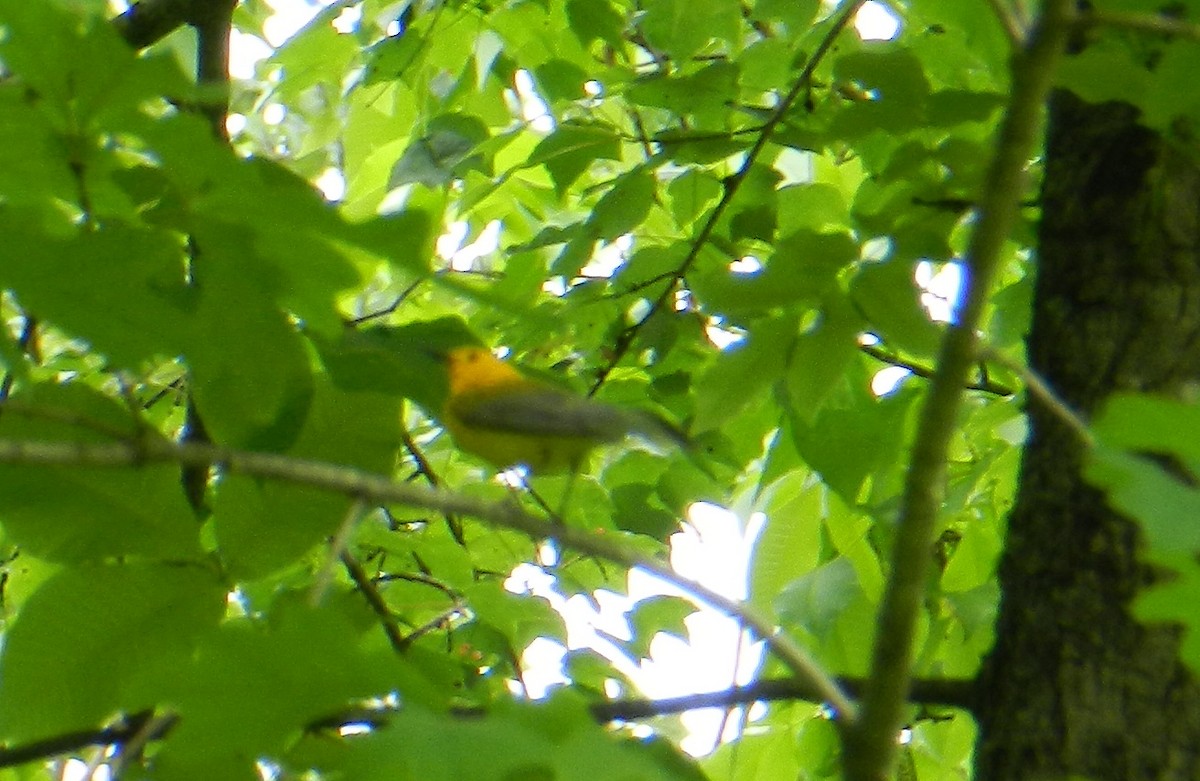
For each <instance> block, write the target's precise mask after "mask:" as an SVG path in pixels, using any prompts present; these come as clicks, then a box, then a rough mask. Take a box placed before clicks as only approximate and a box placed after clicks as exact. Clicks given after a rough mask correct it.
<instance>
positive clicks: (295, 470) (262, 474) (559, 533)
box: [0, 437, 855, 723]
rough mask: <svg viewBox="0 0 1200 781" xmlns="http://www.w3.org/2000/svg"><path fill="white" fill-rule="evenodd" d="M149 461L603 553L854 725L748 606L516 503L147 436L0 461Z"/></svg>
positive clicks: (50, 448) (13, 446)
mask: <svg viewBox="0 0 1200 781" xmlns="http://www.w3.org/2000/svg"><path fill="white" fill-rule="evenodd" d="M151 463H178V464H184V465H189V466H206V467H207V466H216V467H218V468H219V469H221V470H223V471H225V472H227V473H232V474H241V475H247V476H251V477H259V478H266V479H272V480H281V481H284V482H289V483H296V484H301V485H307V486H312V487H314V488H319V489H323V490H326V491H331V492H334V493H340V494H344V495H346V496H349V497H352V498H356V499H359V500H361V501H362V502H364V503H371V504H378V503H384V502H395V503H398V504H408V505H411V506H415V507H425V508H429V509H434V510H440V511H442V512H447V513H454V514H462V515H471V516H474V517H476V518H479V519H481V520H483V521H486V522H488V523H491V524H494V525H496V526H500V527H503V528H506V529H513V530H515V531H519V532H523V533H525V534H528V535H529V536H531V537H534V538H536V539H551V540H554V541H556V542H558V543H559V544H561V545H563V546H564V547H567V548H574V549H575V550H578V551H582V552H584V553H588V554H591V555H593V556H599V557H602V558H605V559H608V560H610V561H613V562H616V563H618V564H621V565H623V566H626V567H629V568H631V569H632V568H638V569H642V570H644V571H646V572H649V573H651V574H654V575H657V576H658V577H660V578H662V579H663V580H664V581H666V582H667V583H670V584H672V585H674V586H677V587H678V588H680V589H681V590H683V591H684V592H686V593H687V594H688V595H689V596H690V597H691V598H692V599H694V600H696V601H697V602H699V603H703V604H705V605H708V606H709V607H712V608H714V609H716V610H718V611H720V612H722V613H725V614H726V615H728V616H731V617H733V618H735V619H737V620H739V621H741V622H742V623H743V624H744V625H745V626H746V627H747V628H748V629H750V630H751V631H753V632H754V633H755V635H756V636H757V637H758V638H759V639H760V640H762V641H763V642H764V643H765V644H766V645H767V647H768V648H769V649H770V650H771V651H772V653H774V654H775V656H776V657H778V658H779V660H780V661H781V662H782V663H783V664H784V665H785V666H787V668H788V669H789V670H791V671H792V673H793V674H794V675H795V676H796V678H797V679H798V680H800V681H804V682H806V683H808V684H810V685H811V686H812V687H813V688H814V690H815V691H817V692H819V693H820V696H821V699H822V700H823V701H826V702H828V703H830V704H831V705H832V706H833V707H834V708H835V709H836V710H837V712H838V714H839V717H840V718H841V719H842V720H843V721H844V722H847V723H849V722H852V721H853V720H854V717H855V716H854V714H855V707H854V704H853V703H852V702H851V701H850V698H849V697H847V696H846V694H845V693H844V692H843V691H842V690H841V688H839V687H838V685H837V683H836V682H835V681H834V680H833V678H832V677H831V676H830V675H829V674H828V673H827V672H825V670H824V669H822V668H821V666H820V665H819V664H817V662H816V661H815V660H814V659H813V658H812V657H811V656H810V655H809V654H808V652H807V651H805V650H804V649H803V648H802V647H800V646H799V645H798V644H797V643H796V642H795V641H794V640H792V639H791V638H790V637H789V636H788V635H786V634H783V633H781V632H778V631H777V630H776V627H775V625H774V624H773V623H772V622H771V621H769V620H768V619H767V618H766V617H764V616H761V615H759V613H758V612H757V611H755V610H753V609H752V608H750V607H749V606H748V605H744V604H742V603H740V602H738V601H737V600H734V599H730V598H729V597H726V596H724V595H723V594H720V593H718V592H716V591H714V590H712V589H710V588H708V587H707V586H704V585H702V584H700V583H696V582H695V581H692V580H689V579H688V578H685V577H683V576H681V575H679V574H678V573H676V572H675V571H674V570H672V569H671V568H670V567H669V566H668V565H667V564H665V563H663V562H661V561H658V560H656V559H651V558H648V557H647V556H645V555H643V554H642V553H641V552H640V551H638V550H636V549H634V548H633V547H632V546H630V545H627V544H625V543H624V542H622V541H620V540H617V539H613V538H611V537H602V536H599V535H596V534H592V533H590V532H588V531H585V530H583V529H579V528H576V527H572V526H564V525H562V524H556V523H553V522H551V521H546V520H543V519H541V518H537V517H535V516H532V515H529V514H528V513H526V512H525V511H524V510H522V509H521V508H520V507H518V506H516V505H514V504H511V503H506V502H502V503H499V504H491V503H488V502H484V501H481V500H479V499H476V498H474V497H469V496H463V495H461V494H457V493H453V492H450V491H443V490H436V489H432V488H426V487H424V486H420V485H410V484H402V483H396V482H394V481H392V480H390V479H388V478H386V477H383V476H381V475H376V474H371V473H369V472H364V471H362V470H359V469H354V468H351V467H346V466H339V465H337V464H330V463H326V462H322V461H310V460H305V459H299V458H291V457H288V456H282V455H276V454H274V453H255V452H247V451H237V450H228V449H225V448H221V447H216V446H213V445H208V444H202V443H194V444H187V443H174V442H170V441H167V440H164V439H159V438H149V437H145V438H143V439H141V440H140V441H137V442H124V441H122V442H113V443H104V444H85V443H79V442H46V441H29V440H13V439H0V464H22V465H27V466H74V467H97V468H137V467H142V466H145V465H146V464H151Z"/></svg>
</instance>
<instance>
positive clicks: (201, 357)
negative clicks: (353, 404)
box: [185, 233, 313, 450]
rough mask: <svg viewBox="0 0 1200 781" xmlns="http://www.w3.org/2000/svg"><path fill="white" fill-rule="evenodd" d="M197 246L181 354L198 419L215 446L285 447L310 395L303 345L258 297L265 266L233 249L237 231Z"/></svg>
mask: <svg viewBox="0 0 1200 781" xmlns="http://www.w3.org/2000/svg"><path fill="white" fill-rule="evenodd" d="M198 242H199V244H200V246H201V247H202V248H203V251H204V252H205V255H204V263H203V268H202V269H201V270H198V274H197V279H198V285H197V287H198V288H199V302H198V304H197V306H196V311H195V315H194V319H193V323H194V324H193V329H192V332H191V333H190V334H189V338H188V344H187V348H186V349H185V355H186V357H187V361H188V365H189V367H190V368H191V371H192V392H193V394H194V398H195V402H196V407H197V409H198V410H199V412H200V417H201V418H202V419H203V420H204V425H205V428H206V429H207V430H208V432H209V433H210V434H211V435H212V438H213V440H214V441H216V442H218V443H220V444H222V445H226V446H230V447H242V448H248V449H254V448H260V449H271V450H285V449H287V447H288V446H289V445H290V444H291V442H292V441H293V440H294V439H295V437H296V435H297V432H298V430H299V428H300V426H301V425H302V424H303V422H304V415H305V412H306V409H307V407H308V405H309V403H310V401H311V395H312V384H313V380H312V369H311V367H310V364H309V359H308V356H307V355H306V354H305V352H304V345H303V341H302V339H301V337H300V334H299V333H297V331H296V330H295V328H294V327H293V326H292V325H291V323H289V322H288V318H287V315H286V314H285V313H284V312H282V311H280V310H279V309H278V308H277V307H276V306H274V305H272V302H271V301H270V300H269V299H267V298H265V297H264V296H263V295H262V289H263V283H262V282H260V279H262V278H266V279H267V280H269V279H270V275H271V270H270V267H269V266H267V265H266V264H263V263H256V262H255V260H256V258H255V257H254V256H253V255H249V254H247V253H245V252H239V251H238V249H237V247H238V242H237V233H233V234H229V235H219V236H218V235H210V234H205V235H204V236H203V237H201V238H200V239H199V240H198ZM256 277H259V278H257V279H256ZM267 284H269V281H268V282H267Z"/></svg>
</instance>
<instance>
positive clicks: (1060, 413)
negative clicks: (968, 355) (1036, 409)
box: [983, 348, 1096, 448]
mask: <svg viewBox="0 0 1200 781" xmlns="http://www.w3.org/2000/svg"><path fill="white" fill-rule="evenodd" d="M983 356H984V358H986V359H987V360H989V361H994V362H995V363H998V364H1000V365H1001V366H1003V367H1005V368H1006V369H1008V370H1009V371H1011V372H1013V373H1014V374H1016V375H1017V376H1018V377H1020V378H1021V381H1022V382H1024V383H1025V389H1026V390H1028V391H1029V395H1031V396H1033V397H1034V398H1035V399H1037V400H1038V401H1039V402H1041V404H1042V405H1044V406H1045V407H1046V409H1048V410H1050V411H1051V412H1053V413H1054V414H1055V415H1056V416H1057V417H1058V418H1059V419H1060V420H1061V421H1062V422H1063V423H1065V424H1067V428H1069V429H1071V430H1072V431H1074V432H1075V434H1076V436H1078V437H1079V441H1080V442H1082V443H1083V444H1084V445H1085V446H1086V447H1089V448H1090V447H1093V446H1094V445H1095V444H1096V439H1095V437H1093V436H1092V431H1091V429H1090V428H1088V424H1087V421H1085V420H1084V419H1083V418H1082V417H1081V416H1080V415H1079V413H1078V412H1076V411H1075V410H1073V409H1071V408H1070V407H1069V406H1068V405H1067V403H1066V402H1065V401H1063V400H1062V398H1061V397H1060V396H1059V395H1058V394H1057V393H1055V392H1054V389H1053V388H1051V387H1050V385H1049V384H1048V383H1047V382H1046V381H1045V380H1044V379H1042V378H1041V376H1040V375H1038V373H1037V372H1035V371H1034V370H1033V369H1031V368H1029V367H1028V366H1024V365H1022V364H1020V363H1017V362H1016V361H1014V360H1011V359H1010V358H1008V357H1007V356H1005V355H1002V354H1001V353H998V352H996V351H995V350H993V349H991V348H985V349H984V350H983Z"/></svg>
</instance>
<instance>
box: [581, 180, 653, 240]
mask: <svg viewBox="0 0 1200 781" xmlns="http://www.w3.org/2000/svg"><path fill="white" fill-rule="evenodd" d="M656 184H657V182H656V180H655V178H654V174H653V172H651V171H649V170H647V169H645V168H635V169H634V170H632V171H630V172H629V173H628V174H625V175H624V176H622V177H621V178H620V179H618V180H617V182H616V183H615V184H614V185H613V186H612V188H611V189H609V191H608V192H606V193H605V194H604V196H603V197H602V198H601V199H600V200H599V201H598V202H597V203H596V206H595V208H593V209H592V215H591V217H590V218H588V223H587V224H588V226H589V227H590V228H591V230H592V234H593V235H594V236H595V237H596V238H598V239H602V240H604V241H611V240H613V239H615V238H617V237H618V236H622V235H624V234H626V233H628V232H630V231H631V230H633V229H634V228H636V227H637V226H638V225H640V224H641V222H642V220H644V219H646V214H647V212H649V211H650V206H651V205H652V204H653V203H654V193H655V187H656Z"/></svg>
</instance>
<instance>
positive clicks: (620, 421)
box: [440, 346, 687, 475]
mask: <svg viewBox="0 0 1200 781" xmlns="http://www.w3.org/2000/svg"><path fill="white" fill-rule="evenodd" d="M440 357H441V358H442V360H443V361H444V363H445V365H446V370H447V375H448V381H449V393H448V394H447V397H446V400H445V404H444V405H443V407H442V414H441V418H442V424H443V425H444V427H445V428H446V430H447V431H449V432H450V435H451V436H452V437H453V438H454V441H455V443H456V444H457V445H458V447H459V448H460V449H462V450H464V451H466V452H467V453H471V454H473V455H475V456H477V457H479V458H481V459H483V460H484V461H487V462H488V463H490V464H491V465H493V466H495V467H497V468H499V469H507V468H510V467H524V468H525V469H527V470H528V471H529V472H530V473H531V474H536V475H544V474H562V473H569V474H574V473H575V472H578V471H579V469H580V468H581V467H582V465H583V464H584V462H585V460H586V459H587V457H588V454H589V453H591V452H592V450H594V449H595V448H597V447H599V446H602V445H613V444H616V443H618V442H620V441H622V440H624V439H625V438H626V437H628V436H630V435H634V436H638V437H641V438H643V439H647V440H650V441H653V442H658V443H661V444H667V445H678V446H680V447H686V446H687V438H686V437H685V436H684V434H683V433H682V432H681V431H679V430H678V429H677V428H676V427H674V426H672V425H671V424H670V423H668V422H667V421H665V420H663V419H662V418H659V417H658V416H657V415H653V414H651V413H648V412H644V411H641V410H631V409H626V408H624V407H619V406H617V405H615V404H608V403H605V402H601V401H596V400H594V399H589V398H586V397H584V396H579V395H576V394H572V393H569V392H567V391H565V390H562V389H559V388H556V387H553V386H551V385H548V384H546V383H544V382H541V381H539V380H535V379H532V378H530V377H528V376H526V375H524V374H522V373H521V372H520V371H519V370H517V369H516V368H515V367H513V366H512V365H511V364H509V363H507V362H505V361H503V360H501V359H500V358H498V357H496V355H494V354H493V353H492V351H491V350H489V349H487V348H486V347H480V346H460V347H454V348H451V349H449V350H446V351H445V352H444V353H443V354H442V355H441V356H440Z"/></svg>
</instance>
